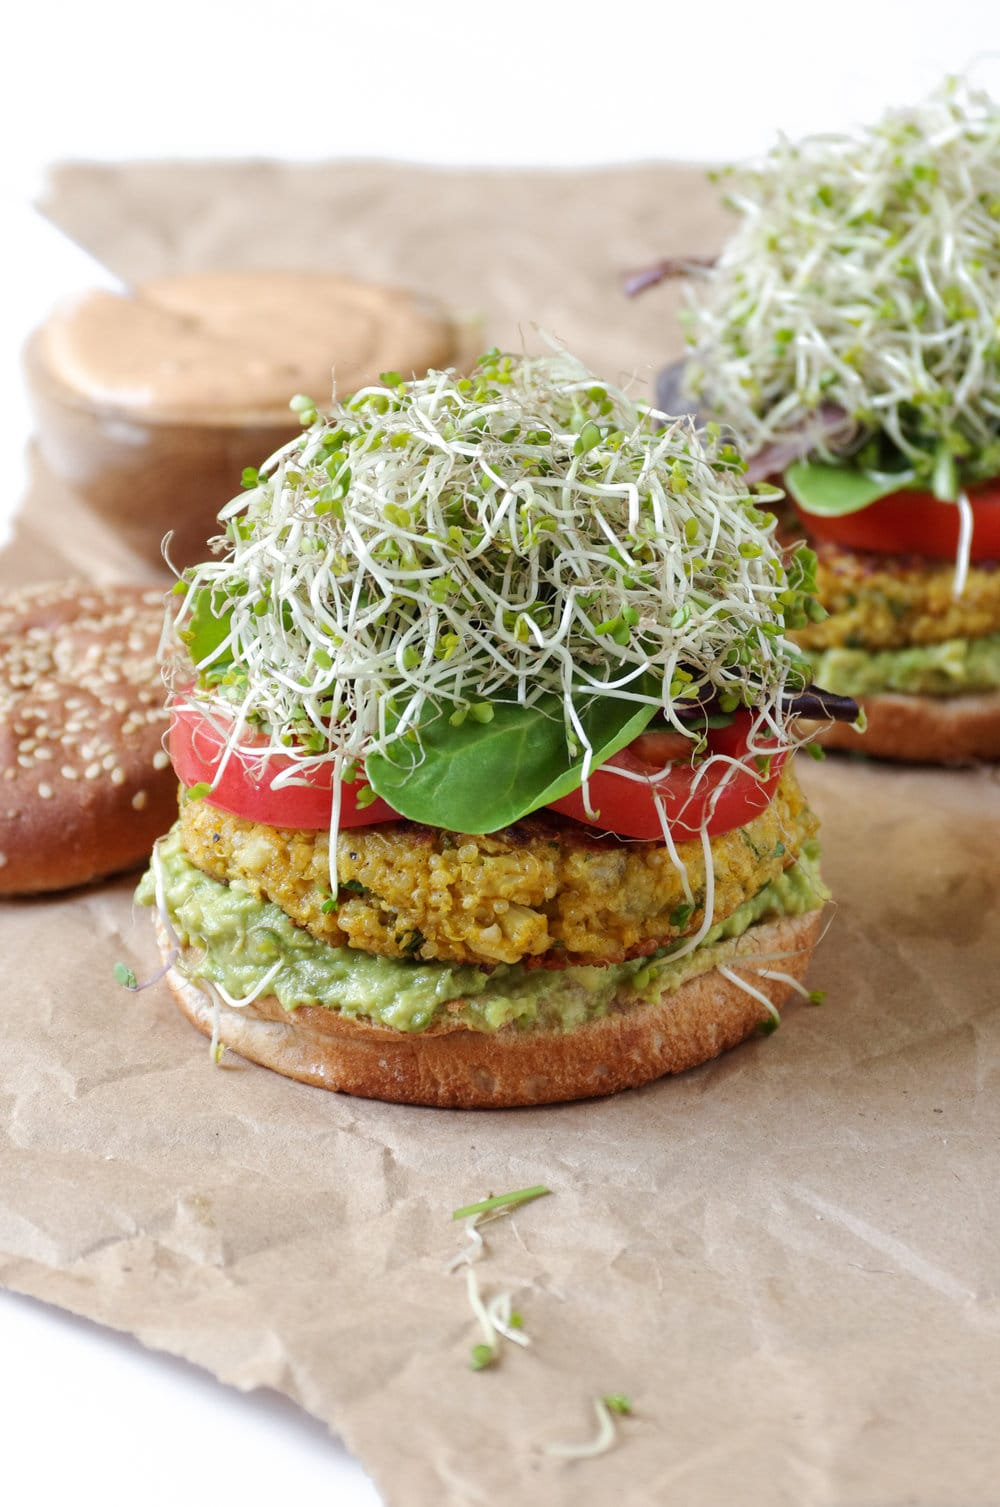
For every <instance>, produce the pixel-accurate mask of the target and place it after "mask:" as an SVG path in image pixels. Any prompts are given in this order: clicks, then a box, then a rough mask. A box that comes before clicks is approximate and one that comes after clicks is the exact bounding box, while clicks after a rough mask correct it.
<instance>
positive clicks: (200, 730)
mask: <svg viewBox="0 0 1000 1507" xmlns="http://www.w3.org/2000/svg"><path fill="white" fill-rule="evenodd" d="M225 746H226V740H225V738H224V737H223V736H222V734H221V733H220V732H219V731H218V730H217V729H216V728H214V727H213V726H212V724H211V723H210V722H207V721H206V720H205V718H204V717H203V716H202V715H201V713H200V712H198V711H196V710H195V709H194V708H193V707H190V706H185V705H184V703H183V702H177V703H176V704H175V705H174V706H173V708H172V709H171V719H170V758H171V761H172V762H173V766H174V769H175V770H176V771H177V778H178V779H179V780H180V781H181V783H182V784H183V785H186V786H188V788H190V787H191V786H192V785H200V784H209V785H210V784H212V781H213V780H214V779H215V774H216V770H217V769H218V767H219V764H220V762H221V760H222V753H223V750H224V748H225ZM293 762H294V761H293V760H292V759H290V758H286V757H285V756H283V755H282V754H276V755H275V756H274V758H273V759H272V760H269V761H268V768H269V769H271V770H273V771H274V773H275V774H278V773H280V772H281V771H282V770H284V769H288V768H289V767H290V766H291V765H292V763H293ZM331 771H332V766H331V765H330V764H320V765H318V766H317V768H315V769H314V770H312V771H310V775H309V784H308V785H286V786H284V787H283V788H279V789H278V790H275V789H273V787H272V786H271V784H270V783H268V782H266V781H263V780H257V779H254V777H253V774H252V773H251V772H250V771H249V770H248V769H247V766H246V765H245V764H244V763H243V761H242V760H241V759H240V758H239V757H238V756H237V755H235V754H234V755H233V757H232V758H231V759H230V760H229V762H228V763H227V765H226V767H225V769H223V771H222V775H221V777H220V779H219V782H218V784H217V785H216V786H215V787H214V789H213V790H212V792H211V795H209V796H206V797H205V799H206V800H207V801H208V802H209V804H210V805H212V806H218V808H219V810H220V811H228V812H229V813H230V815H231V816H243V817H245V818H246V819H247V821H251V822H263V823H265V825H267V826H269V827H296V828H300V829H301V830H303V831H320V830H322V829H324V828H327V827H329V825H330V809H331V804H332V795H331ZM367 789H368V786H367V785H366V783H365V781H364V779H363V777H362V776H360V775H359V776H358V778H357V779H356V780H354V782H353V783H352V784H350V785H347V784H343V785H341V795H340V825H341V826H342V827H372V826H374V825H375V823H376V822H392V821H399V820H400V816H399V813H398V812H397V811H394V810H393V809H392V807H391V806H389V805H387V804H386V802H385V801H383V800H382V799H381V798H380V797H377V798H376V799H375V800H374V801H372V803H371V805H370V806H360V807H359V806H358V804H357V798H358V795H359V794H360V793H361V791H362V790H367Z"/></svg>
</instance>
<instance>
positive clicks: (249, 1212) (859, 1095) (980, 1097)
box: [0, 163, 1000, 1507]
mask: <svg viewBox="0 0 1000 1507" xmlns="http://www.w3.org/2000/svg"><path fill="white" fill-rule="evenodd" d="M47 208H48V210H49V212H50V213H51V214H53V215H54V216H55V217H56V218H57V219H58V220H59V222H60V223H61V224H63V225H64V226H65V227H66V228H68V229H69V230H70V231H71V232H72V233H73V234H75V235H77V236H78V237H79V238H80V239H81V240H83V241H84V242H85V243H86V244H87V245H88V246H89V247H90V249H92V250H94V251H96V252H97V253H98V254H99V255H102V256H104V257H105V259H106V260H107V261H109V262H110V263H112V264H113V265H114V266H115V267H116V269H117V270H119V271H121V272H123V273H124V274H125V275H127V276H135V277H138V276H143V275H147V274H152V273H156V272H162V271H167V270H171V269H175V268H180V267H195V266H220V265H227V264H228V265H235V264H239V265H255V266H263V265H268V264H270V265H288V266H329V267H332V268H337V269H340V270H343V271H347V272H354V273H358V274H368V275H371V276H377V277H391V278H393V279H395V280H397V281H405V282H408V283H410V284H411V285H413V286H425V287H427V288H429V289H430V290H431V291H434V292H437V293H439V294H441V295H443V296H445V297H446V298H448V299H449V301H450V302H451V303H452V305H453V307H454V306H459V305H460V306H462V308H463V310H464V312H466V313H468V314H470V315H473V314H474V315H475V316H477V317H478V318H480V319H481V320H482V325H483V331H484V339H485V340H486V341H493V340H496V341H498V342H500V343H509V342H511V341H515V340H517V339H519V336H520V332H521V331H524V332H525V338H526V339H530V326H531V324H532V322H533V321H537V322H538V323H540V324H542V325H544V326H545V327H546V328H547V329H549V330H550V331H551V332H552V333H553V334H555V335H557V336H560V337H562V338H564V339H565V340H566V341H567V342H568V343H569V344H570V345H571V346H572V347H574V348H575V349H577V350H578V351H579V352H580V353H581V354H582V355H583V356H584V357H585V358H586V359H588V360H589V361H591V362H593V363H594V364H595V365H596V366H597V367H598V368H599V369H603V370H604V371H606V372H608V373H613V372H619V371H620V372H635V373H637V374H638V376H639V378H643V377H645V376H647V375H648V374H650V373H651V372H652V371H653V370H654V369H655V368H656V366H658V365H659V364H660V362H661V361H662V360H663V359H664V358H666V357H668V356H669V355H671V354H673V353H675V352H676V350H677V347H678V341H677V337H676V333H675V331H674V326H673V322H672V314H671V309H672V307H673V305H674V303H675V301H676V296H677V295H676V294H675V293H673V292H670V291H668V292H667V293H665V294H662V295H655V294H654V295H650V296H648V297H647V298H646V299H645V300H644V301H642V302H641V304H640V303H637V304H634V305H628V304H626V303H625V302H624V301H623V300H622V299H621V297H620V295H619V293H618V277H619V273H620V271H621V270H622V269H624V268H631V267H633V266H635V265H637V264H641V263H642V262H643V261H644V260H646V259H649V258H652V257H655V256H657V255H659V254H661V253H667V252H683V251H689V252H698V251H706V250H711V248H712V246H713V245H714V244H715V242H716V240H717V238H718V236H719V234H720V230H721V226H720V220H719V217H718V211H717V210H716V209H715V207H714V202H713V198H712V195H711V193H710V191H708V190H707V189H706V188H705V187H704V185H703V183H702V180H701V176H700V174H698V173H695V172H693V171H686V170H682V169H676V168H669V167H663V166H655V165H653V166H643V167H636V168H622V169H618V170H609V171H602V172H588V173H565V172H559V173H534V174H530V173H523V172H518V173H487V172H437V171H431V170H426V169H415V168H408V167H403V166H387V165H371V164H358V165H352V164H346V165H345V164H340V165H336V166H328V165H322V166H309V167H281V166H276V165H273V164H266V163H261V164H235V165H234V164H229V165H223V166H219V165H211V164H209V165H183V166H164V165H129V166H116V167H81V166H72V167H66V168H64V169H61V170H59V171H58V172H57V173H56V174H55V175H54V177H53V180H52V187H51V191H50V194H49V198H48V203H47ZM43 517H47V518H49V519H50V520H51V518H52V517H56V518H58V519H59V520H60V527H59V529H58V530H52V529H51V527H49V528H41V527H39V522H38V520H39V519H41V518H43ZM54 541H55V542H54ZM104 543H108V542H107V541H104ZM112 545H113V541H112V542H111V543H109V544H108V551H105V549H104V548H103V545H102V541H101V540H100V539H99V538H98V536H97V535H95V533H94V532H93V530H92V529H91V528H90V526H89V524H88V521H87V519H86V517H85V516H84V515H83V514H81V513H80V512H79V510H78V509H75V508H74V500H73V499H72V497H70V496H68V495H65V494H63V493H61V492H60V490H59V489H58V488H55V487H54V486H53V484H52V482H51V480H50V479H49V478H46V477H45V476H44V475H42V474H40V473H37V474H36V476H35V478H34V481H33V484H32V488H31V492H30V495H29V497H28V498H27V499H26V502H25V505H24V508H23V509H22V513H21V516H20V520H19V525H18V532H17V536H16V538H15V540H14V542H13V544H12V545H11V546H10V547H9V548H8V550H7V552H6V554H5V555H4V556H3V557H2V559H0V584H10V583H12V582H14V581H17V580H23V579H25V578H27V577H29V576H32V575H52V574H62V573H64V572H65V570H66V569H69V568H74V567H79V568H83V569H86V570H90V571H93V572H95V573H98V574H104V575H108V574H111V575H127V574H128V572H129V569H130V562H129V561H128V559H127V558H124V557H123V556H122V555H121V554H120V553H119V554H116V553H115V552H114V549H113V547H112ZM802 762H803V763H805V765H806V767H805V768H804V769H803V771H802V777H803V780H804V783H805V784H806V785H807V787H808V790H809V793H810V796H811V798H812V800H813V802H814V804H815V806H816V808H817V809H818V811H819V813H820V815H821V817H822V820H823V824H824V845H825V854H826V857H825V872H826V875H827V878H828V881H829V882H830V884H831V885H832V886H833V888H834V890H835V892H836V895H837V905H836V909H835V911H834V912H832V924H831V927H830V931H829V934H828V936H827V937H826V938H825V940H824V941H823V943H822V945H821V947H820V949H819V951H818V953H817V956H816V959H815V962H814V964H813V969H812V973H811V983H812V984H813V985H814V986H817V987H820V986H821V987H823V988H825V989H826V990H827V991H828V992H827V1000H826V1003H825V1004H823V1005H822V1006H820V1007H809V1006H801V1007H790V1008H789V1009H788V1010H787V1011H786V1016H785V1024H784V1026H783V1028H782V1029H781V1030H780V1031H779V1032H778V1033H777V1034H776V1035H774V1036H772V1037H769V1038H766V1039H760V1040H755V1041H753V1042H751V1043H749V1044H748V1045H746V1046H745V1047H743V1048H741V1049H739V1050H738V1051H736V1052H734V1053H731V1054H729V1055H728V1056H726V1057H725V1058H724V1059H722V1060H720V1061H718V1062H716V1063H713V1064H709V1065H707V1066H706V1067H704V1068H703V1069H700V1070H698V1071H696V1072H694V1073H690V1074H688V1075H686V1076H685V1077H683V1078H680V1079H677V1080H666V1081H663V1082H661V1083H658V1084H654V1085H651V1086H650V1087H648V1088H646V1089H643V1090H640V1091H638V1092H634V1093H630V1094H626V1095H622V1096H620V1097H618V1098H615V1099H612V1100H607V1101H601V1102H594V1103H590V1104H585V1105H574V1106H568V1107H563V1108H551V1109H544V1110H532V1111H511V1112H508V1113H468V1114H464V1113H452V1112H442V1111H431V1110H413V1109H402V1108H397V1107H392V1106H387V1105H382V1104H377V1103H367V1102H364V1101H360V1100H352V1099H348V1098H340V1097H337V1096H334V1095H330V1094H326V1093H324V1092H322V1091H319V1090H313V1089H309V1088H305V1087H301V1086H299V1085H295V1084H292V1083H289V1082H286V1081H285V1080H283V1079H281V1078H279V1077H277V1076H275V1075H273V1074H269V1073H267V1072H265V1071H263V1070H260V1069H257V1068H255V1067H252V1066H249V1065H247V1064H244V1063H242V1062H241V1061H240V1060H239V1059H235V1058H232V1057H230V1058H229V1059H228V1060H227V1061H226V1063H225V1065H224V1066H223V1067H221V1068H215V1067H213V1066H212V1064H211V1063H210V1061H209V1057H208V1053H207V1050H206V1044H205V1042H204V1039H203V1038H202V1037H200V1036H198V1035H196V1034H195V1033H194V1032H193V1031H192V1030H191V1028H190V1027H189V1026H188V1025H187V1023H186V1022H185V1021H184V1020H183V1019H182V1018H181V1017H180V1015H179V1014H178V1013H177V1012H176V1010H175V1009H174V1008H173V1006H172V1005H171V1004H170V1002H169V1000H168V998H167V996H166V993H165V991H163V990H162V989H161V988H154V989H150V990H148V991H147V992H145V993H143V994H140V995H138V996H128V995H126V994H124V993H123V992H121V991H120V990H118V989H117V988H116V986H115V985H114V984H113V982H112V980H111V970H112V967H113V964H114V962H115V961H116V960H118V959H121V960H123V961H125V962H127V963H130V964H131V965H132V966H133V967H134V968H135V970H136V972H137V973H138V974H140V975H143V974H148V973H149V972H150V971H151V970H152V968H153V967H154V966H155V949H154V947H153V944H152V939H151V935H150V929H149V922H148V917H147V915H146V913H145V912H140V913H139V914H138V915H135V914H133V911H132V909H131V905H130V895H131V889H132V883H133V881H131V880H121V881H117V882H114V883H111V884H107V885H104V886H101V887H98V888H95V889H93V890H90V891H88V892H86V893H77V894H71V895H67V896H63V897H59V898H56V899H46V900H35V901H20V902H8V903H7V904H5V905H3V906H2V908H0V947H2V957H3V1009H2V1012H0V1033H2V1048H0V1105H2V1124H3V1142H2V1147H0V1279H2V1280H3V1282H5V1283H6V1284H7V1285H9V1286H10V1287H12V1288H14V1289H17V1290H19V1291H22V1292H25V1293H30V1294H33V1295H35V1296H37V1297H40V1298H44V1299H48V1300H49V1301H51V1302H54V1303H58V1304H61V1305H63V1306H64V1307H66V1308H69V1309H71V1310H73V1311H74V1312H77V1313H81V1314H85V1315H87V1316H89V1317H90V1318H93V1319H96V1320H98V1321H100V1322H103V1323H106V1324H109V1325H112V1326H114V1327H116V1328H119V1329H123V1330H128V1331H131V1332H132V1333H134V1334H136V1335H138V1336H139V1338H140V1339H141V1340H142V1341H143V1342H145V1343H146V1344H148V1345H151V1346H154V1347H158V1348H160V1349H163V1350H166V1351H170V1352H172V1353H175V1354H179V1355H183V1356H186V1357H188V1358H189V1359H191V1360H193V1361H196V1362H198V1363H200V1364H201V1365H203V1366H206V1367H208V1368H209V1369H210V1370H211V1371H213V1372H214V1373H215V1374H216V1375H217V1376H219V1377H220V1378H222V1379H223V1380H224V1381H226V1382H229V1383H232V1384H233V1385H235V1386H238V1387H242V1388H251V1387H256V1386H271V1387H275V1388H278V1389H279V1390H281V1391H282V1392H284V1393H287V1395H288V1396H290V1397H292V1398H294V1399H296V1400H297V1401H298V1402H299V1403H301V1404H302V1406H303V1407H305V1408H307V1409H308V1410H309V1411H310V1412H312V1413H314V1414H315V1415H316V1416H318V1417H320V1418H322V1419H324V1420H326V1422H327V1423H328V1424H329V1425H330V1427H331V1428H332V1429H334V1430H335V1431H337V1432H338V1433H339V1434H340V1435H342V1437H343V1438H344V1440H345V1441H346V1443H347V1445H348V1447H349V1448H350V1449H352V1450H353V1451H355V1452H356V1454H357V1455H358V1456H359V1457H360V1459H361V1461H362V1462H363V1464H364V1465H365V1466H366V1468H367V1469H368V1470H369V1472H370V1473H371V1474H372V1476H373V1477H374V1479H375V1480H376V1482H377V1483H378V1485H379V1487H380V1489H381V1491H382V1492H383V1493H384V1496H385V1499H386V1502H387V1503H388V1504H390V1507H425V1504H426V1507H452V1504H455V1507H466V1504H468V1507H479V1504H483V1507H485V1504H491V1507H492V1504H497V1503H501V1504H518V1507H560V1504H570V1503H572V1504H573V1507H591V1504H593V1507H605V1504H607V1503H608V1502H611V1501H614V1502H616V1503H620V1504H621V1507H649V1504H661V1503H663V1504H666V1503H670V1504H672V1507H673V1504H678V1507H689V1504H690V1507H705V1504H710V1507H715V1504H720V1503H727V1504H728V1503H739V1504H741V1507H743V1504H746V1507H758V1504H759V1507H778V1504H782V1507H783V1504H788V1507H814V1504H815V1507H997V1504H998V1503H1000V1262H998V1250H1000V1199H998V1193H1000V1186H998V1183H1000V1179H998V1172H997V1169H998V1161H1000V1159H998V1150H1000V1110H998V1105H997V1090H998V1087H1000V905H998V892H1000V870H998V852H1000V782H998V773H997V771H996V770H990V769H978V770H967V771H933V770H911V771H904V770H899V769H888V768H878V767H873V766H868V765H866V764H864V763H862V762H857V761H853V760H851V759H841V760H836V761H835V760H833V759H831V760H829V761H827V763H826V764H824V765H821V766H818V765H813V764H812V763H811V762H809V761H802ZM539 1181H542V1182H545V1183H547V1184H548V1185H549V1187H550V1188H551V1189H552V1190H553V1196H552V1197H550V1198H546V1199H543V1200H541V1201H539V1202H538V1203H536V1204H534V1205H532V1206H530V1207H528V1208H526V1209H524V1210H522V1211H520V1212H519V1213H518V1214H516V1215H515V1216H514V1217H513V1219H511V1220H510V1221H507V1222H504V1223H498V1224H496V1225H493V1226H491V1227H489V1229H488V1231H487V1233H488V1234H489V1237H490V1252H489V1255H488V1257H487V1259H485V1260H484V1261H483V1262H482V1263H480V1264H479V1265H478V1266H477V1272H478V1275H479V1278H480V1281H481V1283H482V1286H483V1289H484V1291H485V1292H486V1293H487V1294H488V1293H490V1292H491V1291H493V1290H495V1289H496V1288H498V1287H505V1288H508V1289H510V1290H511V1291H512V1293H513V1294H514V1298H515V1302H516V1305H517V1306H518V1307H519V1308H520V1309H521V1310H522V1312H523V1314H524V1318H525V1324H526V1328H527V1331H528V1333H529V1334H530V1335H531V1337H532V1339H533V1342H534V1343H533V1346H532V1348H531V1349H530V1350H528V1351H524V1352H521V1351H514V1350H513V1348H512V1347H508V1349H507V1350H506V1352H505V1354H504V1358H503V1362H502V1364H501V1365H500V1366H499V1367H497V1368H496V1369H495V1370H494V1371H489V1372H483V1373H481V1374H478V1375H473V1374H472V1373H470V1372H469V1370H468V1369H467V1357H468V1353H469V1346H470V1345H471V1344H472V1343H474V1342H475V1341H476V1340H477V1339H478V1335H477V1333H476V1331H475V1326H474V1323H473V1321H472V1317H471V1313H470V1310H469V1307H468V1304H467V1300H466V1296H465V1288H464V1277H463V1275H462V1273H461V1272H459V1273H457V1274H456V1273H452V1274H449V1273H448V1272H447V1271H446V1270H445V1267H446V1264H447V1262H448V1261H449V1259H450V1258H451V1257H452V1256H453V1254H454V1253H455V1252H456V1251H457V1250H458V1249H460V1248H461V1246H462V1244H463V1240H462V1233H461V1229H460V1227H459V1226H458V1225H455V1224H453V1223H451V1221H450V1219H449V1214H450V1211H451V1210H452V1209H453V1208H454V1207H455V1206H456V1205H457V1204H459V1203H462V1202H465V1201H468V1200H473V1199H476V1198H478V1197H482V1196H484V1195H485V1194H487V1193H489V1192H490V1191H503V1190H506V1189H509V1188H517V1187H522V1186H525V1185H527V1184H531V1183H535V1182H539ZM618 1390H620V1391H624V1392H627V1393H628V1394H629V1396H630V1397H631V1398H632V1400H633V1403H634V1406H635V1416H634V1418H632V1419H629V1420H626V1421H625V1422H623V1424H622V1426H621V1429H620V1438H621V1442H620V1443H619V1445H618V1447H617V1448H616V1449H615V1450H614V1451H613V1452H612V1453H610V1454H608V1455H606V1456H604V1457H602V1458H600V1459H596V1460H593V1461H588V1462H578V1463H572V1464H565V1463H560V1462H557V1461H555V1460H553V1459H551V1458H550V1457H547V1456H546V1455H545V1453H544V1446H545V1445H546V1444H547V1443H548V1442H551V1441H566V1440H572V1439H584V1438H586V1437H588V1436H589V1435H590V1434H591V1433H592V1431H593V1417H592V1414H591V1412H590V1406H591V1403H590V1399H591V1398H592V1397H594V1396H595V1395H599V1394H601V1393H605V1392H609V1391H618Z"/></svg>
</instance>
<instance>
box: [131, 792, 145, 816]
mask: <svg viewBox="0 0 1000 1507" xmlns="http://www.w3.org/2000/svg"><path fill="white" fill-rule="evenodd" d="M148 801H149V796H148V795H147V794H146V792H145V790H137V791H136V793H135V795H134V796H133V797H132V810H133V811H144V810H145V809H146V805H147V803H148Z"/></svg>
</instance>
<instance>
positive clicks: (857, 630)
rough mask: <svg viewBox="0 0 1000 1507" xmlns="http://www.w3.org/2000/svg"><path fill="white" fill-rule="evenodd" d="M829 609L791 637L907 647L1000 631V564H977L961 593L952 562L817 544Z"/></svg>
mask: <svg viewBox="0 0 1000 1507" xmlns="http://www.w3.org/2000/svg"><path fill="white" fill-rule="evenodd" d="M815 548H816V555H817V559H818V570H817V578H816V579H817V590H818V593H819V599H820V601H821V602H822V603H823V606H824V607H825V608H826V609H827V611H828V612H829V614H830V616H829V617H828V618H826V619H825V621H824V622H822V623H810V624H809V626H808V627H806V628H803V629H801V630H800V631H798V632H796V633H795V634H793V635H792V636H793V637H794V639H795V642H796V643H798V644H801V645H802V647H803V648H806V649H833V648H845V649H901V648H905V647H907V646H909V645H913V644H939V643H944V642H946V641H947V640H949V639H957V638H985V637H987V636H988V635H990V634H994V633H1000V564H997V563H987V564H981V565H973V566H971V567H970V569H969V575H968V580H967V583H966V587H965V590H964V591H963V593H962V595H961V597H959V598H958V600H957V601H956V599H955V597H954V595H953V589H954V580H955V567H954V565H953V564H952V563H950V562H948V561H941V560H921V559H918V558H917V557H915V556H913V555H904V556H899V557H894V556H892V555H882V554H873V553H865V552H862V551H860V550H848V549H841V548H840V547H839V546H838V545H835V544H829V543H820V544H818V545H816V546H815Z"/></svg>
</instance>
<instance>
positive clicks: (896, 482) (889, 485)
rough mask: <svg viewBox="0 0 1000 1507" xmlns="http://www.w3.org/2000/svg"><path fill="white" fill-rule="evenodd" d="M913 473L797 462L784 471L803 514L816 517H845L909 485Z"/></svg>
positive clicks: (788, 485) (786, 481)
mask: <svg viewBox="0 0 1000 1507" xmlns="http://www.w3.org/2000/svg"><path fill="white" fill-rule="evenodd" d="M914 480H915V476H914V473H913V471H897V472H893V473H891V474H890V473H888V472H885V471H879V472H870V471H854V470H852V469H851V468H850V467H849V466H828V465H822V464H821V463H820V462H819V461H804V460H800V461H796V462H795V464H794V465H793V466H789V468H788V470H787V471H786V472H785V486H786V487H787V488H788V491H789V492H790V493H791V494H792V496H793V497H794V499H795V501H796V502H797V503H798V505H799V507H800V508H801V509H802V511H803V512H804V513H812V514H813V515H814V516H815V517H817V518H843V517H844V516H845V515H846V514H848V513H860V511H861V509H862V508H866V507H868V506H870V504H871V503H873V502H878V500H879V498H880V497H889V496H891V494H892V493H893V492H899V491H902V490H904V489H905V488H906V487H908V486H910V485H911V484H912V483H913V481H914Z"/></svg>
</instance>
